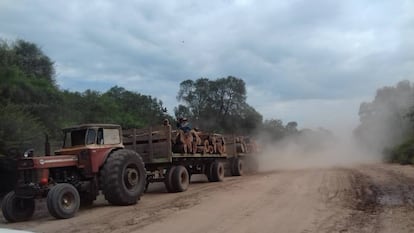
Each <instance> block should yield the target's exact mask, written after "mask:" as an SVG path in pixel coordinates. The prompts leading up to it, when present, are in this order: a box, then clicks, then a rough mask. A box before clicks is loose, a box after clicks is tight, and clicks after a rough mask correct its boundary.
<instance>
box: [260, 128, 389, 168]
mask: <svg viewBox="0 0 414 233" xmlns="http://www.w3.org/2000/svg"><path fill="white" fill-rule="evenodd" d="M259 138H260V140H259V142H260V144H261V145H262V148H261V149H262V150H261V153H260V154H259V156H258V158H259V167H260V170H261V171H270V170H285V169H304V168H326V167H335V166H352V165H355V164H365V163H378V162H381V161H382V157H381V155H380V154H377V153H374V152H372V151H369V150H365V149H364V148H361V147H359V143H358V142H357V141H356V140H355V139H354V138H353V136H352V134H349V135H341V136H336V135H334V134H333V133H332V132H330V131H327V130H324V129H318V130H309V129H305V130H301V131H300V132H299V133H298V134H296V135H291V136H288V137H286V138H285V139H282V140H281V141H278V142H276V143H272V142H269V141H267V140H266V137H264V136H261V137H259Z"/></svg>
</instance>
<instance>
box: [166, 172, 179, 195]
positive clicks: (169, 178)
mask: <svg viewBox="0 0 414 233" xmlns="http://www.w3.org/2000/svg"><path fill="white" fill-rule="evenodd" d="M176 168H177V167H176V166H172V167H171V168H170V169H169V170H168V171H167V173H166V174H165V180H164V184H165V188H166V189H167V191H168V192H169V193H174V192H177V191H176V190H175V187H174V186H173V183H172V178H173V174H174V171H175V169H176Z"/></svg>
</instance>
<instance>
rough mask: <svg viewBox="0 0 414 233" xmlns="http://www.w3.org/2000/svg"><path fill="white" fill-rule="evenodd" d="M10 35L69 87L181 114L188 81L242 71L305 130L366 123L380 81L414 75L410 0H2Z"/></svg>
mask: <svg viewBox="0 0 414 233" xmlns="http://www.w3.org/2000/svg"><path fill="white" fill-rule="evenodd" d="M0 38H1V39H3V40H6V41H9V42H12V41H13V40H15V39H23V40H27V41H30V42H33V43H36V44H37V45H39V46H40V47H41V49H42V50H43V51H44V53H45V54H46V55H48V56H49V57H50V58H51V59H52V60H53V61H54V62H55V68H56V73H57V76H56V80H57V83H58V85H59V86H60V88H61V89H67V90H71V91H84V90H86V89H93V90H99V91H102V92H104V91H106V90H108V89H109V88H110V87H112V86H115V85H118V86H122V87H125V88H126V89H128V90H132V91H136V92H139V93H141V94H146V95H151V96H153V97H156V98H158V99H160V100H161V101H162V102H163V103H164V106H166V107H167V109H168V111H169V113H170V114H172V115H173V108H174V107H175V106H177V105H178V103H177V100H176V95H177V92H178V88H179V83H180V82H181V81H184V80H186V79H193V80H195V79H198V78H201V77H205V78H209V79H217V78H221V77H227V76H229V75H231V76H235V77H238V78H241V79H243V80H244V81H245V82H246V87H247V102H248V103H249V104H250V105H252V106H253V107H254V108H255V109H256V110H257V111H258V112H260V113H261V114H262V115H263V116H264V118H265V119H272V118H274V119H282V120H283V122H285V123H287V122H289V121H297V122H298V124H299V128H317V127H323V128H327V129H331V130H335V129H337V128H342V129H352V128H355V127H356V125H357V124H358V121H359V120H358V119H359V118H358V110H359V105H360V103H361V102H363V101H372V100H373V99H374V96H375V92H376V90H377V89H378V88H381V87H383V86H392V85H395V84H396V83H397V82H398V81H401V80H410V81H413V80H414V39H413V38H414V1H411V0H346V1H345V0H344V1H331V0H289V1H288V0H279V1H265V0H263V1H253V0H211V1H186V0H180V1H176V0H169V1H157V0H154V1H139V0H123V1H104V0H102V1H80V0H71V1H63V0H61V1H41V0H33V1H24V0H18V1H15V0H0Z"/></svg>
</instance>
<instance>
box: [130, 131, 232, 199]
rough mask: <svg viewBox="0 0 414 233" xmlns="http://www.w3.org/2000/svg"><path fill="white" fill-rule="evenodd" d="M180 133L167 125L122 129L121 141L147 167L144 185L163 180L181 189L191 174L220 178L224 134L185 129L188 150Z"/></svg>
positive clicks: (170, 189)
mask: <svg viewBox="0 0 414 233" xmlns="http://www.w3.org/2000/svg"><path fill="white" fill-rule="evenodd" d="M182 134H184V132H183V131H180V130H172V129H171V126H170V125H163V126H159V127H150V128H146V129H124V130H123V144H124V146H125V148H126V149H129V150H133V151H135V152H137V153H138V154H139V155H141V157H142V158H143V161H144V164H145V168H146V170H147V187H148V185H149V184H150V183H153V182H164V184H165V187H166V189H167V191H168V192H183V191H185V190H186V189H187V188H188V185H189V183H190V179H191V176H192V175H193V174H205V175H206V176H207V178H208V180H209V181H210V182H218V181H222V180H223V178H224V173H225V167H224V165H225V164H226V162H227V160H228V154H226V153H225V141H224V137H222V136H221V135H219V134H205V133H201V132H196V131H192V132H188V134H193V135H190V136H191V137H192V139H191V141H190V142H191V144H190V145H187V146H188V148H191V150H189V151H186V150H185V147H186V145H185V143H184V142H183V141H182V140H180V137H181V136H182Z"/></svg>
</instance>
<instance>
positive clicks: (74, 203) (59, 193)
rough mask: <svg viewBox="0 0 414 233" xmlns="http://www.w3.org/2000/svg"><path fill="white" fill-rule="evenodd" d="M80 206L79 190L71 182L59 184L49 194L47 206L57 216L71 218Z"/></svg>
mask: <svg viewBox="0 0 414 233" xmlns="http://www.w3.org/2000/svg"><path fill="white" fill-rule="evenodd" d="M79 206H80V197H79V192H78V190H77V189H76V188H75V187H74V186H73V185H71V184H67V183H61V184H57V185H55V186H53V187H52V188H51V189H50V190H49V193H48V194H47V208H48V210H49V213H50V214H51V215H52V216H53V217H55V218H59V219H65V218H71V217H73V216H74V215H75V214H76V212H77V211H78V210H79Z"/></svg>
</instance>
